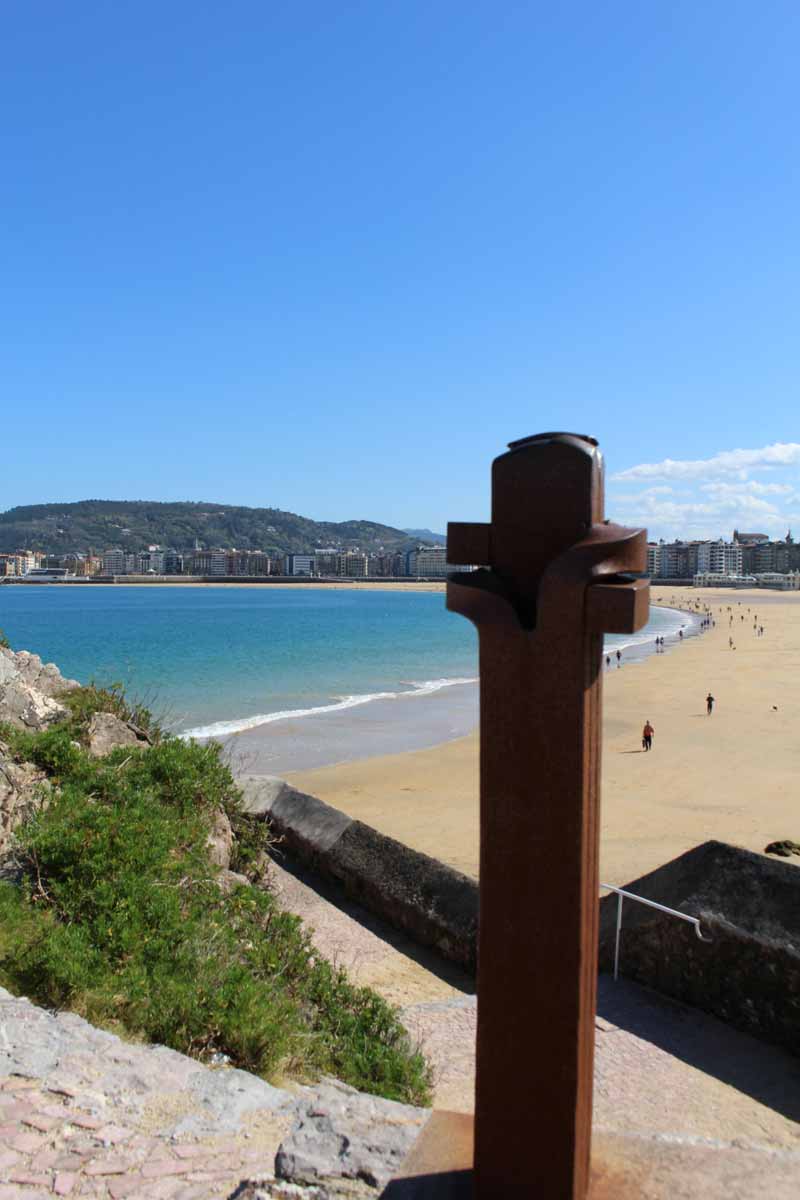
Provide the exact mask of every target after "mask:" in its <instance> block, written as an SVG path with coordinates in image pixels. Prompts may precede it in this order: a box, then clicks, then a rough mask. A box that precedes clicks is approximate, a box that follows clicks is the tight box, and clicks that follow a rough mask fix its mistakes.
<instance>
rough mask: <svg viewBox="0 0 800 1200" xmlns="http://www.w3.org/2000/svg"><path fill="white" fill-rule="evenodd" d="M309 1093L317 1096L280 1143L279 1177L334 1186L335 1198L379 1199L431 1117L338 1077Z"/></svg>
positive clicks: (301, 1110)
mask: <svg viewBox="0 0 800 1200" xmlns="http://www.w3.org/2000/svg"><path fill="white" fill-rule="evenodd" d="M308 1091H309V1092H310V1093H311V1095H312V1097H313V1098H312V1100H311V1103H308V1104H307V1105H306V1106H304V1107H303V1106H301V1107H300V1112H299V1114H298V1117H297V1119H296V1121H295V1123H294V1126H293V1127H292V1130H291V1132H290V1133H289V1136H288V1137H287V1138H285V1139H284V1140H283V1142H281V1145H280V1148H279V1150H278V1153H277V1156H276V1158H275V1174H276V1175H277V1177H278V1178H279V1179H285V1180H287V1181H288V1182H289V1183H295V1184H301V1185H303V1186H308V1185H312V1186H313V1185H323V1186H325V1187H326V1188H331V1189H333V1188H335V1195H336V1196H352V1197H354V1198H355V1197H361V1196H370V1195H373V1196H374V1194H375V1192H374V1189H376V1188H383V1187H385V1186H386V1184H387V1183H388V1182H389V1180H390V1179H391V1178H392V1176H393V1175H394V1174H396V1173H397V1170H398V1168H399V1167H400V1164H401V1163H402V1161H403V1159H404V1158H405V1157H406V1155H407V1154H408V1152H409V1150H410V1149H411V1146H412V1144H413V1143H414V1140H415V1139H416V1137H417V1134H418V1133H419V1131H420V1128H421V1127H422V1125H423V1124H424V1123H425V1121H426V1120H427V1119H428V1117H429V1116H430V1112H429V1111H428V1110H427V1109H422V1108H412V1107H411V1106H410V1105H408V1104H398V1103H396V1102H395V1101H392V1100H381V1099H380V1098H379V1097H377V1096H367V1095H364V1094H363V1093H361V1092H357V1091H356V1090H355V1088H351V1087H348V1086H347V1085H346V1084H344V1083H340V1082H339V1081H338V1080H335V1079H329V1080H325V1081H324V1082H323V1083H322V1084H319V1085H317V1087H315V1088H313V1089H308Z"/></svg>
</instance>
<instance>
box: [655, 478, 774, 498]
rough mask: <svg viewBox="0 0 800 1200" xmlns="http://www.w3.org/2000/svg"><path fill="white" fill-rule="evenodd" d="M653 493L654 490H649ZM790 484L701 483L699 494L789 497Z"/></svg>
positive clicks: (749, 481)
mask: <svg viewBox="0 0 800 1200" xmlns="http://www.w3.org/2000/svg"><path fill="white" fill-rule="evenodd" d="M650 490H651V491H655V488H651V489H650ZM794 490H795V489H794V487H793V486H792V484H791V483H758V481H757V480H755V479H748V480H746V481H737V482H736V483H702V484H701V485H700V491H701V492H711V493H712V494H713V495H715V496H736V497H740V496H743V495H746V494H749V495H751V496H790V495H791V494H792V492H793V491H794Z"/></svg>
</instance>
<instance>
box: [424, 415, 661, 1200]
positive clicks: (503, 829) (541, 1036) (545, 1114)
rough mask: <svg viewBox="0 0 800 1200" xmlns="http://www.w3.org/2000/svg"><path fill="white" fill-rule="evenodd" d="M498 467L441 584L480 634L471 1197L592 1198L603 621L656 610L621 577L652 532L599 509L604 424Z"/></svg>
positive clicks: (452, 531)
mask: <svg viewBox="0 0 800 1200" xmlns="http://www.w3.org/2000/svg"><path fill="white" fill-rule="evenodd" d="M492 482H493V486H492V520H491V523H490V524H489V525H485V526H477V525H475V524H471V525H465V526H458V525H451V526H450V527H449V530H448V545H451V544H452V545H453V546H454V547H455V548H456V549H455V553H456V554H457V555H459V556H460V557H457V558H452V557H451V561H454V562H465V561H466V562H471V563H473V564H477V563H481V564H482V566H483V567H484V568H485V569H482V570H480V571H477V572H474V573H472V574H469V575H463V574H462V575H458V576H451V577H450V579H449V580H448V588H447V603H448V607H449V608H450V609H452V610H453V611H455V612H459V613H462V614H463V615H464V616H466V617H468V618H469V619H470V620H471V621H473V622H474V623H475V625H476V627H477V629H478V633H479V641H480V681H481V718H480V738H481V852H480V903H481V908H480V935H479V962H478V1033H477V1083H476V1108H475V1172H474V1194H475V1197H476V1200H493V1198H494V1197H497V1196H504V1195H509V1196H511V1195H513V1196H520V1197H525V1196H530V1197H537V1198H539V1197H546V1198H547V1200H585V1197H586V1195H587V1189H588V1185H589V1155H590V1138H591V1114H592V1067H593V1037H594V1013H595V993H596V976H597V897H598V882H599V880H598V867H597V862H598V829H599V812H598V803H599V764H600V744H599V737H600V687H601V678H602V672H601V661H602V634H603V632H604V631H606V630H611V631H614V632H624V631H627V630H631V631H632V630H634V629H636V628H639V627H641V625H642V624H643V623H644V621H645V620H646V618H647V589H646V585H645V584H644V583H643V582H642V581H641V580H632V579H626V578H625V577H624V573H625V572H638V571H642V570H644V567H645V557H646V541H645V533H644V531H643V530H629V529H623V528H621V527H619V526H615V525H610V524H608V523H606V522H605V521H604V520H603V468H602V459H601V456H600V454H599V451H598V450H597V448H596V443H595V442H594V440H593V439H585V438H581V437H578V436H576V435H572V434H547V435H540V436H539V437H535V438H528V439H524V440H522V441H521V442H518V443H512V448H511V449H510V450H509V451H508V452H507V453H506V454H503V455H501V456H500V457H499V458H498V459H496V460H495V463H494V466H493V472H492ZM478 552H480V553H481V558H477V557H476V554H477V553H478ZM465 556H466V557H465ZM621 576H622V577H621ZM593 588H594V589H595V590H594V591H593Z"/></svg>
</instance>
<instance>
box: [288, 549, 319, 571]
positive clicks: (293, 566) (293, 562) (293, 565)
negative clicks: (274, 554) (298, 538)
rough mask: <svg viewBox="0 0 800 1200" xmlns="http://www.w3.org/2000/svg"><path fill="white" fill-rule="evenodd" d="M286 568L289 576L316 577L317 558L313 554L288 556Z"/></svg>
mask: <svg viewBox="0 0 800 1200" xmlns="http://www.w3.org/2000/svg"><path fill="white" fill-rule="evenodd" d="M284 568H285V571H286V574H287V575H314V574H315V573H316V557H315V556H314V555H313V554H287V555H286V558H285V559H284Z"/></svg>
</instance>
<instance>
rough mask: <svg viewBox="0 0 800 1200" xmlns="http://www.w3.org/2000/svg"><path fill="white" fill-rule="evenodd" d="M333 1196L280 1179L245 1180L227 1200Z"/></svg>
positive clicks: (303, 1199) (301, 1199) (299, 1199)
mask: <svg viewBox="0 0 800 1200" xmlns="http://www.w3.org/2000/svg"><path fill="white" fill-rule="evenodd" d="M338 1194H339V1195H341V1193H338ZM334 1196H335V1193H333V1192H330V1191H328V1189H327V1188H319V1187H308V1188H305V1187H300V1186H299V1185H298V1184H296V1183H285V1182H284V1181H282V1180H280V1179H245V1180H243V1181H242V1182H241V1183H240V1184H239V1186H238V1187H237V1189H236V1191H235V1192H231V1195H230V1197H229V1200H334Z"/></svg>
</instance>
